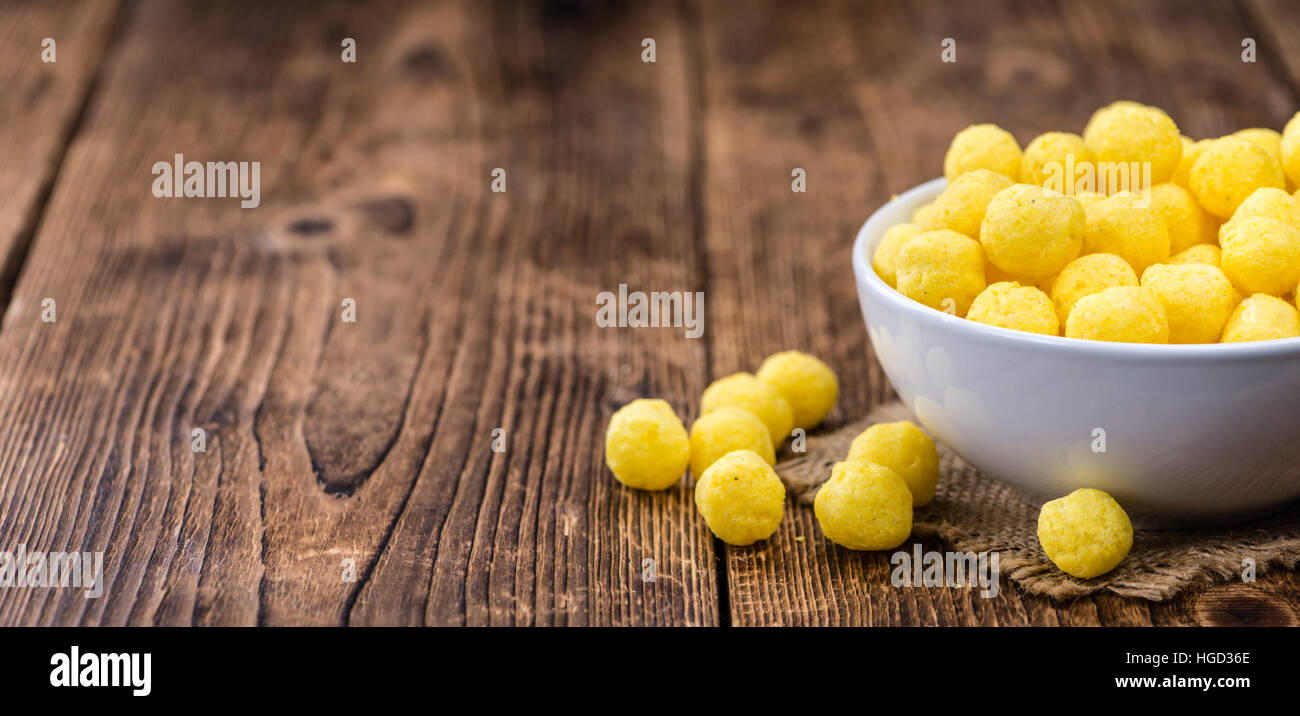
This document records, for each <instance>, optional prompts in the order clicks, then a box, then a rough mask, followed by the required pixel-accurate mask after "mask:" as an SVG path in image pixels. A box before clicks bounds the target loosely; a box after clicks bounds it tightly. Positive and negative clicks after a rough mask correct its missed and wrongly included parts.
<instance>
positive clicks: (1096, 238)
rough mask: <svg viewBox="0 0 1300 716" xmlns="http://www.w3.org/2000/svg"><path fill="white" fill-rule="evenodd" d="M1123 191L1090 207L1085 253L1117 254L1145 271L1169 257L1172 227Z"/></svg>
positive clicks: (1138, 269) (1141, 270)
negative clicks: (1170, 229) (1169, 227)
mask: <svg viewBox="0 0 1300 716" xmlns="http://www.w3.org/2000/svg"><path fill="white" fill-rule="evenodd" d="M1139 202H1140V200H1139V198H1138V197H1136V196H1134V195H1132V194H1129V193H1127V192H1121V193H1119V194H1116V195H1114V196H1111V197H1107V198H1106V199H1103V200H1101V201H1099V202H1097V203H1096V204H1093V205H1092V206H1090V207H1088V209H1087V211H1086V213H1087V225H1086V227H1085V228H1084V232H1083V253H1085V254H1115V255H1116V256H1118V257H1120V258H1122V259H1124V260H1125V261H1127V262H1128V263H1129V265H1130V266H1132V267H1133V271H1134V273H1137V274H1138V275H1141V274H1142V272H1143V271H1145V270H1146V268H1147V267H1148V266H1150V265H1151V264H1159V263H1165V262H1166V261H1168V260H1169V229H1168V227H1166V226H1165V220H1164V217H1162V216H1161V215H1160V214H1159V212H1156V211H1152V210H1151V207H1144V206H1141V205H1140V203H1139Z"/></svg>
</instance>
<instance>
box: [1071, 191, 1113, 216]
mask: <svg viewBox="0 0 1300 716" xmlns="http://www.w3.org/2000/svg"><path fill="white" fill-rule="evenodd" d="M1105 198H1106V195H1105V194H1101V193H1098V192H1095V191H1079V192H1075V194H1074V200H1075V201H1077V202H1079V206H1082V207H1083V210H1084V212H1085V213H1086V212H1087V211H1088V207H1090V206H1092V205H1093V204H1096V203H1097V202H1099V201H1101V200H1102V199H1105Z"/></svg>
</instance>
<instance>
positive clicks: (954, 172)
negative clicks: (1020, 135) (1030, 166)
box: [943, 124, 1020, 181]
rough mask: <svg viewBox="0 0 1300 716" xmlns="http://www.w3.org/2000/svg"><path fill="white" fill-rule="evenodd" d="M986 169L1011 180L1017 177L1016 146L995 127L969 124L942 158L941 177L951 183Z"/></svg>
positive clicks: (1017, 150) (1017, 154) (1007, 133)
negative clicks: (963, 176) (960, 177)
mask: <svg viewBox="0 0 1300 716" xmlns="http://www.w3.org/2000/svg"><path fill="white" fill-rule="evenodd" d="M976 169H988V170H989V171H994V172H997V173H999V174H1001V175H1003V176H1005V177H1007V178H1008V179H1010V180H1012V181H1015V180H1016V179H1017V178H1019V176H1020V145H1019V144H1018V143H1017V142H1016V138H1015V137H1013V136H1011V133H1010V132H1008V131H1007V130H1005V129H1002V128H1001V127H998V126H997V125H995V124H972V125H971V126H969V127H967V128H965V129H963V130H961V131H960V132H958V133H957V134H956V135H955V136H954V137H953V138H952V143H951V144H949V145H948V153H947V154H945V155H944V157H943V175H944V176H945V177H947V178H948V181H952V180H954V179H956V178H957V177H959V176H961V175H963V174H966V173H967V172H973V171H975V170H976Z"/></svg>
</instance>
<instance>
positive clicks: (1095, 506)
mask: <svg viewBox="0 0 1300 716" xmlns="http://www.w3.org/2000/svg"><path fill="white" fill-rule="evenodd" d="M1038 543H1039V544H1040V545H1042V547H1043V552H1045V553H1046V554H1047V558H1048V559H1050V560H1052V564H1055V565H1056V566H1057V567H1059V568H1060V570H1061V571H1062V572H1065V573H1066V574H1068V575H1070V576H1072V577H1078V578H1079V579H1092V578H1093V577H1098V576H1101V575H1103V574H1105V573H1107V572H1109V571H1110V570H1112V569H1114V568H1116V567H1118V566H1119V563H1120V562H1122V561H1124V557H1126V556H1127V555H1128V552H1129V549H1131V548H1132V547H1133V524H1132V523H1131V522H1129V519H1128V513H1126V512H1124V508H1123V507H1120V505H1119V503H1118V502H1116V501H1115V498H1113V497H1111V496H1110V495H1108V494H1106V493H1105V492H1102V491H1101V490H1093V489H1082V490H1075V491H1074V492H1071V493H1070V494H1068V495H1066V496H1065V497H1062V498H1059V499H1056V500H1052V501H1051V502H1048V503H1047V504H1045V505H1043V508H1042V509H1041V510H1039V512H1038Z"/></svg>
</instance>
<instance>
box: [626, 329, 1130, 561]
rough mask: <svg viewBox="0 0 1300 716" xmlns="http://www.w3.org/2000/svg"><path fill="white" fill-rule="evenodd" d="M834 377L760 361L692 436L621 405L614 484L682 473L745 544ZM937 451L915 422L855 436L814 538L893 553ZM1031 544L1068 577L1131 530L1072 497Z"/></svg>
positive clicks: (702, 502)
mask: <svg viewBox="0 0 1300 716" xmlns="http://www.w3.org/2000/svg"><path fill="white" fill-rule="evenodd" d="M838 396H839V380H838V379H837V378H836V377H835V372H834V371H832V370H831V368H830V366H828V365H826V364H825V363H823V362H822V361H821V360H818V359H817V358H816V357H814V356H811V355H809V354H807V353H801V352H799V351H784V352H781V353H777V354H775V355H772V356H770V357H768V359H767V360H765V361H763V364H762V366H760V367H759V369H758V372H757V373H756V374H751V373H735V374H732V375H729V376H727V377H725V378H721V379H719V380H716V381H714V382H713V383H712V384H710V385H709V387H708V388H706V389H705V391H704V395H702V396H701V398H700V417H698V418H697V419H696V420H695V424H694V425H692V426H691V431H690V434H689V435H688V434H687V432H686V427H685V426H683V425H682V421H681V420H680V419H679V418H678V417H677V414H676V413H674V412H673V409H672V406H671V405H669V404H668V402H667V401H664V400H660V399H651V398H642V399H638V400H633V401H632V402H630V403H628V404H627V405H624V406H623V407H621V408H619V409H618V410H617V411H616V412H615V413H614V415H613V417H611V418H610V421H609V427H608V428H607V429H606V431H605V462H606V464H607V465H608V466H609V469H610V472H612V473H614V477H615V478H617V479H618V481H619V482H622V483H623V484H625V485H627V486H629V487H635V488H638V489H642V490H664V489H667V488H669V487H672V486H673V485H675V484H676V483H677V481H678V480H679V479H681V476H682V473H684V472H685V471H686V468H687V466H689V467H690V470H691V474H693V475H694V476H695V507H696V509H697V510H699V512H700V515H701V516H702V517H704V521H705V523H707V524H708V526H709V529H710V530H712V531H713V534H714V535H716V536H717V537H718V538H719V539H721V540H722V541H723V542H726V543H727V544H731V545H736V546H745V545H750V544H753V543H755V542H757V541H759V540H764V539H767V538H768V537H771V536H772V534H773V533H775V532H776V529H777V527H778V526H779V525H780V524H781V517H782V516H783V515H784V512H785V486H784V485H783V484H782V483H781V478H779V477H778V476H777V474H776V471H775V470H773V469H772V468H773V465H775V464H776V447H777V446H779V445H781V444H783V443H784V442H785V439H786V438H787V437H788V436H790V435H791V433H792V431H794V430H795V429H800V428H801V429H804V430H807V429H809V428H812V427H814V426H816V425H818V424H819V423H821V421H822V420H823V419H825V417H826V415H827V414H828V413H830V411H831V408H833V407H834V406H835V400H836V398H837V397H838ZM938 481H939V451H938V450H937V449H936V448H935V445H934V441H932V440H931V439H930V437H929V436H928V435H926V434H925V433H924V432H922V431H921V429H920V428H918V427H917V426H916V425H914V424H913V423H911V422H909V421H906V420H902V421H899V422H894V423H877V424H875V425H872V426H871V427H869V428H867V429H866V430H864V431H863V432H862V433H861V434H860V435H858V436H857V437H856V438H854V440H853V442H852V444H851V445H850V446H849V454H848V455H847V456H846V457H845V459H844V461H843V462H839V463H836V464H835V466H834V467H833V468H832V470H831V476H830V479H829V480H828V481H827V482H826V483H825V484H823V485H822V486H821V489H820V490H818V492H817V498H816V501H815V502H814V504H813V509H814V512H815V513H816V515H817V522H818V524H820V525H821V529H822V533H823V534H825V535H826V538H827V539H829V540H830V541H832V542H834V543H836V544H838V545H841V546H843V547H847V548H849V549H854V550H884V549H893V548H894V547H897V546H899V545H901V544H902V543H903V542H904V541H906V540H907V538H908V536H909V535H910V534H911V532H912V509H913V508H914V507H920V506H922V505H925V504H927V503H929V502H930V501H931V500H933V499H934V494H935V488H936V486H937V483H938ZM1038 534H1039V541H1040V542H1041V543H1042V545H1043V549H1044V551H1045V552H1046V553H1047V555H1048V557H1049V558H1050V559H1051V560H1052V561H1053V562H1054V563H1056V565H1057V566H1059V567H1060V568H1061V569H1063V570H1065V571H1066V572H1068V573H1070V574H1073V575H1075V576H1080V577H1084V578H1087V577H1093V576H1096V575H1098V574H1102V573H1104V572H1107V571H1109V570H1110V569H1112V568H1113V567H1114V566H1115V565H1117V564H1119V562H1120V560H1122V559H1123V558H1124V556H1125V555H1126V554H1128V550H1129V546H1131V545H1132V542H1133V529H1132V527H1131V526H1130V525H1129V521H1128V516H1127V515H1125V513H1124V510H1123V509H1121V508H1120V506H1119V504H1118V503H1116V502H1115V501H1114V500H1113V499H1111V497H1110V496H1109V495H1107V494H1106V493H1104V492H1100V491H1098V490H1079V491H1077V492H1074V493H1072V494H1070V495H1067V496H1066V497H1063V498H1061V499H1059V500H1055V501H1053V502H1049V503H1047V504H1046V505H1044V506H1043V509H1042V512H1041V514H1040V516H1039V523H1038Z"/></svg>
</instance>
